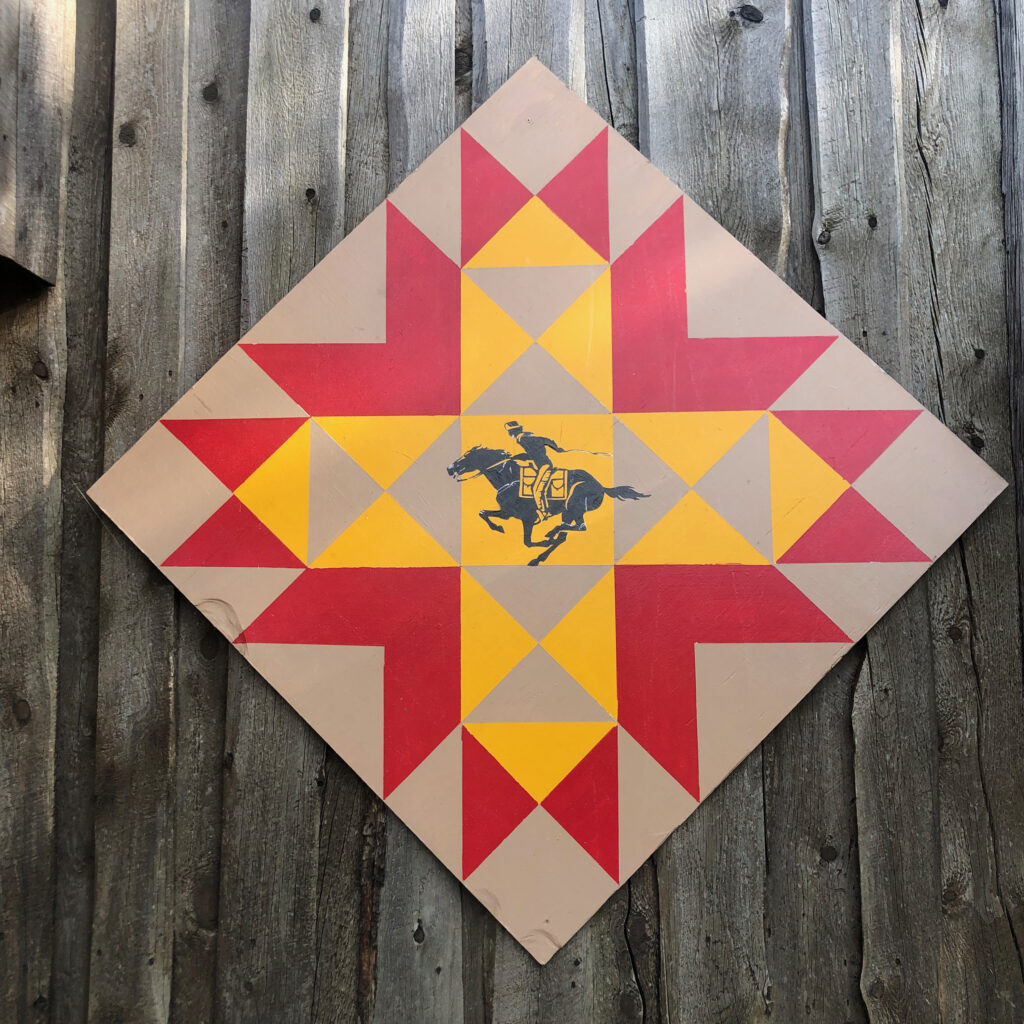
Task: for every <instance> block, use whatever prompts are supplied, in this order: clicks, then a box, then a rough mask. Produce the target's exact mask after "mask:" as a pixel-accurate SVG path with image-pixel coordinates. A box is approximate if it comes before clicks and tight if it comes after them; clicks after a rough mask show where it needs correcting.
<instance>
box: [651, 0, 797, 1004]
mask: <svg viewBox="0 0 1024 1024" xmlns="http://www.w3.org/2000/svg"><path fill="white" fill-rule="evenodd" d="M637 20H638V33H637V53H638V62H639V68H640V71H639V76H640V81H639V110H640V122H639V127H640V131H639V138H640V145H641V148H642V149H643V150H644V151H645V153H646V154H647V155H648V156H649V157H650V158H651V160H653V161H654V163H655V164H657V165H658V167H660V168H661V169H662V170H663V171H664V172H665V173H666V174H668V176H669V177H670V178H672V179H673V180H674V181H675V182H676V183H677V184H678V185H680V187H682V188H683V189H685V190H686V191H687V192H688V193H689V195H690V196H691V197H692V198H693V199H694V200H695V201H696V202H697V203H699V204H700V205H701V206H703V207H704V208H705V209H707V210H708V212H710V213H711V214H712V215H713V216H714V217H716V219H718V220H719V221H720V222H721V223H722V224H724V225H725V226H726V227H728V228H729V229H730V230H731V231H732V232H733V233H734V234H736V235H737V236H738V237H739V239H740V241H742V242H743V243H744V244H745V245H747V246H748V248H751V249H752V250H753V251H754V253H755V254H756V255H758V256H759V257H761V259H766V258H767V259H768V261H769V262H771V263H774V261H775V258H776V254H777V253H778V251H779V246H780V244H781V238H782V220H783V204H782V201H781V188H780V182H781V177H782V175H781V173H780V168H779V165H778V162H777V161H778V133H779V131H780V130H781V126H780V116H779V110H780V108H779V96H778V91H777V83H778V79H779V60H780V51H781V48H782V35H783V26H782V24H781V22H780V20H779V19H777V18H776V19H769V20H768V21H766V22H764V23H762V24H759V25H753V24H744V25H741V24H739V23H737V20H736V19H735V18H734V17H732V18H731V17H730V16H729V11H728V7H726V6H725V5H724V4H715V5H712V6H711V7H708V8H705V7H704V6H703V5H702V6H701V7H699V8H698V7H696V6H689V5H677V4H673V3H669V2H665V0H640V2H638V3H637ZM755 81H756V82H757V83H758V86H757V88H756V89H753V90H752V89H751V85H752V83H753V82H755ZM654 859H655V864H656V865H657V875H658V892H659V897H660V918H661V956H662V965H663V974H662V979H661V985H662V1007H663V1012H664V1014H665V1016H666V1017H667V1018H668V1019H675V1018H676V1017H679V1018H680V1019H685V1018H686V1017H688V1016H696V1017H697V1018H699V1019H702V1018H706V1019H717V1020H760V1019H764V1018H766V1017H767V1016H768V1015H769V1014H770V1013H771V1008H772V990H771V978H770V974H769V970H768V964H767V951H766V948H765V943H766V939H765V930H764V913H765V911H764V908H765V885H766V860H765V835H764V793H763V788H762V764H761V753H760V751H755V752H754V753H753V754H752V755H751V756H750V757H749V758H747V760H746V761H745V762H744V763H743V764H742V765H741V766H740V767H739V768H738V769H737V771H736V772H734V773H733V775H732V776H730V777H729V779H727V780H726V782H725V783H724V784H723V785H722V786H721V787H720V788H719V789H718V790H717V791H716V792H715V793H714V794H712V795H711V796H710V797H709V798H708V800H707V801H706V802H705V805H704V807H703V808H702V812H701V814H700V815H695V816H694V817H693V818H691V820H690V821H689V822H688V823H687V826H686V827H685V828H683V829H680V830H679V831H678V832H677V833H675V834H674V835H673V836H672V837H671V838H670V839H669V840H668V841H667V842H666V843H665V844H664V845H663V846H662V848H661V849H660V850H659V851H658V853H657V854H655V858H654Z"/></svg>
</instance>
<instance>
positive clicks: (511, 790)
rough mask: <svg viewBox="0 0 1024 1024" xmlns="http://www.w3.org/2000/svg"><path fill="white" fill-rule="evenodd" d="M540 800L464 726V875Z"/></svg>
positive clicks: (468, 873) (489, 852) (480, 861)
mask: <svg viewBox="0 0 1024 1024" xmlns="http://www.w3.org/2000/svg"><path fill="white" fill-rule="evenodd" d="M536 806H537V801H536V800H534V799H533V797H532V796H530V794H529V793H527V792H526V790H525V789H523V787H522V786H520V785H519V783H518V782H516V780H515V779H513V778H512V776H511V775H509V773H508V772H507V771H505V769H504V768H502V766H501V765H500V764H498V762H497V761H495V759H494V758H493V757H491V755H490V754H489V753H488V752H487V751H486V750H485V749H484V747H483V746H482V745H481V744H480V742H479V741H478V740H476V739H474V737H473V736H472V734H471V733H470V732H469V731H468V730H467V729H466V728H465V727H463V729H462V877H463V878H468V877H469V876H470V875H471V874H472V873H473V872H474V871H475V870H476V869H477V868H478V867H479V866H480V865H481V864H482V863H483V861H484V860H485V859H486V858H487V857H488V856H490V854H491V853H492V852H493V851H494V850H495V848H496V847H497V846H498V844H499V843H501V842H502V840H504V839H505V838H507V837H508V836H509V835H510V834H511V832H512V830H513V829H514V828H515V827H516V826H517V825H518V824H519V823H520V822H521V821H522V820H523V818H525V817H526V816H527V815H528V814H529V813H530V811H532V810H533V809H534V807H536Z"/></svg>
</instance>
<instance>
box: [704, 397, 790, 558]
mask: <svg viewBox="0 0 1024 1024" xmlns="http://www.w3.org/2000/svg"><path fill="white" fill-rule="evenodd" d="M694 490H695V491H697V493H698V494H700V496H701V497H702V498H703V499H704V500H705V501H706V502H707V503H708V504H709V505H710V506H711V507H712V508H713V509H714V510H715V511H716V512H717V513H718V514H719V515H720V516H722V518H723V519H725V520H726V522H728V523H729V525H730V526H733V527H734V528H735V529H737V530H739V532H740V533H741V534H743V536H744V537H746V539H747V540H748V541H750V543H751V544H752V545H753V546H754V547H755V548H757V550H758V551H760V552H761V554H762V555H764V557H765V558H767V559H769V560H770V559H771V557H772V487H771V474H770V469H769V462H768V417H767V416H762V417H761V418H760V419H759V420H758V421H757V422H756V423H755V424H754V425H753V426H752V427H751V428H750V429H749V430H748V431H747V432H746V433H745V434H744V435H743V436H742V437H741V438H740V439H739V440H738V441H737V442H736V443H735V444H734V445H733V446H732V447H731V448H730V449H729V450H728V451H727V452H726V453H725V454H724V455H723V456H722V457H721V458H720V459H719V460H718V461H717V462H716V463H715V464H714V465H713V466H712V467H711V468H710V469H709V470H708V471H707V472H706V473H705V474H704V475H703V476H702V477H701V478H700V480H698V481H697V483H696V484H695V485H694Z"/></svg>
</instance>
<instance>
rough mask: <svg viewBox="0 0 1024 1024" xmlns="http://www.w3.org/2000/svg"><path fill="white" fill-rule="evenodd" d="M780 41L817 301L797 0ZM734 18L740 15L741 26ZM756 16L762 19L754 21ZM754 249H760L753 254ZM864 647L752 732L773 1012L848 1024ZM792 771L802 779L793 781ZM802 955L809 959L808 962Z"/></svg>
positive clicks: (787, 184)
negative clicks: (757, 751) (756, 744)
mask: <svg viewBox="0 0 1024 1024" xmlns="http://www.w3.org/2000/svg"><path fill="white" fill-rule="evenodd" d="M766 17H767V18H772V19H774V20H779V21H781V23H782V25H781V28H782V31H781V36H780V37H779V42H778V128H779V131H778V154H777V159H778V161H779V194H778V199H777V204H778V209H779V212H780V226H779V248H778V251H777V255H776V260H775V266H774V269H775V271H776V273H778V274H779V275H780V276H782V277H783V279H784V280H785V281H786V282H787V283H788V284H789V285H790V286H791V287H792V288H794V289H795V290H796V291H797V292H798V293H799V294H800V295H801V296H802V297H803V298H804V299H805V300H806V301H807V302H809V303H811V304H812V305H813V306H814V307H815V308H816V309H818V311H819V312H821V311H822V309H823V304H822V298H821V274H820V271H819V269H818V259H817V254H816V252H815V250H814V242H813V235H812V231H813V219H814V204H813V200H812V196H813V192H812V186H813V171H812V163H813V152H812V151H813V147H812V143H811V125H810V116H809V112H808V104H807V88H806V81H807V73H806V53H805V39H804V31H803V29H804V20H805V17H806V12H805V6H804V2H803V0H791V2H789V3H787V4H785V5H784V6H783V7H782V8H781V9H778V8H776V9H771V8H766ZM741 27H742V26H741ZM759 27H760V26H759ZM763 258H764V257H763ZM863 658H864V650H863V647H861V648H859V649H858V650H856V651H854V652H853V653H852V654H851V655H850V656H849V658H848V659H847V660H846V661H845V662H843V663H842V664H840V665H839V666H837V667H836V668H835V669H834V670H833V671H832V672H830V673H829V674H828V675H827V676H826V677H825V678H824V679H823V680H822V681H821V682H820V683H818V685H817V686H816V687H815V689H814V691H813V692H812V693H811V694H810V695H809V696H808V698H807V699H806V700H804V701H802V702H801V703H800V704H799V705H798V706H797V707H796V708H795V709H794V710H793V712H792V713H791V714H790V715H789V716H788V717H787V718H786V719H785V720H784V721H783V722H782V723H781V725H780V726H779V727H778V728H777V729H776V730H775V731H774V732H772V733H771V735H769V736H768V737H767V738H766V739H765V741H764V743H763V744H762V748H761V751H762V758H763V787H764V821H765V858H766V869H767V875H766V877H765V937H766V939H765V941H766V953H767V957H768V974H769V978H770V982H771V992H770V999H771V1003H772V1012H773V1013H775V1014H778V1015H780V1016H781V1017H782V1018H783V1019H788V1018H794V1019H795V1018H797V1017H799V1016H801V1015H804V1016H811V1017H814V1018H820V1019H822V1020H842V1021H845V1022H849V1024H853V1022H859V1021H863V1020H865V1018H866V1009H865V1007H864V1004H863V1000H862V998H861V994H860V985H859V982H860V967H861V929H860V876H859V863H858V857H857V818H856V800H855V790H854V772H853V733H852V729H851V727H850V715H851V711H852V705H853V686H854V681H855V678H856V672H857V668H858V666H859V664H860V662H861V661H862V660H863ZM797 780H800V783H799V784H798V782H797ZM808 964H814V965H815V966H814V969H813V970H808V966H807V965H808Z"/></svg>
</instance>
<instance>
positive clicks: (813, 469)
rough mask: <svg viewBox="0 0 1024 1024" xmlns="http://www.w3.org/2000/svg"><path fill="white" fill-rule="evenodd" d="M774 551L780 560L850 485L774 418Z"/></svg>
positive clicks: (770, 437)
mask: <svg viewBox="0 0 1024 1024" xmlns="http://www.w3.org/2000/svg"><path fill="white" fill-rule="evenodd" d="M768 452H769V460H770V463H771V479H772V548H773V551H774V554H775V558H776V559H779V558H781V557H782V556H783V555H784V554H785V553H786V552H787V551H788V550H789V548H790V547H792V545H793V544H795V543H796V542H797V540H799V539H800V537H802V536H803V534H804V533H805V532H806V531H807V530H808V529H809V528H810V527H811V525H812V524H813V523H814V522H816V521H817V520H818V518H819V517H820V516H822V515H823V514H824V513H825V512H826V511H827V510H828V509H829V508H831V507H832V504H833V503H834V502H835V500H836V498H838V497H839V495H840V494H842V493H843V491H845V490H846V489H847V487H848V486H849V485H848V484H847V482H846V481H845V480H844V479H843V478H842V477H841V476H840V475H839V474H838V473H837V472H836V471H835V470H834V469H833V468H832V467H831V466H830V465H829V464H828V463H827V462H825V460H824V459H822V458H821V456H819V455H818V454H817V453H816V452H813V451H812V450H811V449H810V448H808V447H807V445H805V444H804V443H803V441H801V440H800V438H798V437H797V436H796V434H794V433H793V432H792V431H791V430H790V429H789V428H788V427H786V426H784V425H783V424H782V423H780V422H779V420H777V419H776V418H775V417H774V416H769V418H768Z"/></svg>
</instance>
